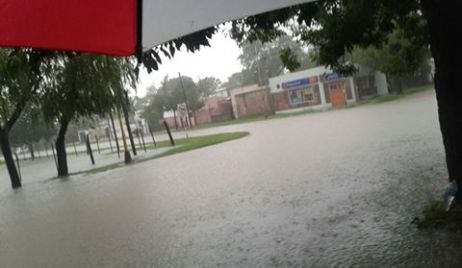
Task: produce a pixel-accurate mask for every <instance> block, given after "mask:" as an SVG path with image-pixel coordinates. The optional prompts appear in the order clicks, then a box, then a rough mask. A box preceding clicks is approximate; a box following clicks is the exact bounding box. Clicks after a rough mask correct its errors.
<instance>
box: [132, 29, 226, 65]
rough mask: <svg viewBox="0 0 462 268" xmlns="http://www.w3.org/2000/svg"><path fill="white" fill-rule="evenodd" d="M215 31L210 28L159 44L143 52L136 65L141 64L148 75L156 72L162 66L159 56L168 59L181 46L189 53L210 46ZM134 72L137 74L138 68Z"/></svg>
mask: <svg viewBox="0 0 462 268" xmlns="http://www.w3.org/2000/svg"><path fill="white" fill-rule="evenodd" d="M216 31H217V28H216V27H210V28H207V29H204V30H201V31H198V32H195V33H192V34H190V35H186V36H183V37H180V38H177V39H174V40H172V41H170V42H166V43H164V44H161V45H159V46H157V47H155V48H153V49H151V50H149V51H147V52H144V53H143V54H142V55H141V56H140V57H139V58H138V63H141V64H143V65H144V66H145V67H146V69H147V71H148V73H151V72H152V71H157V70H158V69H159V64H162V58H161V56H160V55H164V56H165V57H167V58H169V59H170V58H172V57H173V56H174V55H175V52H176V51H178V50H180V49H181V48H182V47H183V46H184V47H186V50H187V51H190V52H194V51H197V50H199V49H200V47H201V46H210V44H209V39H210V38H212V35H213V34H214V33H215V32H216ZM135 71H136V73H138V71H139V69H138V66H137V68H136V70H135Z"/></svg>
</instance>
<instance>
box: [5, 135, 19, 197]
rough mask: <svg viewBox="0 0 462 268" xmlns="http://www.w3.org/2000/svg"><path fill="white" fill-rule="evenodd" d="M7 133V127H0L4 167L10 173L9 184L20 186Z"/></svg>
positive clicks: (15, 186)
mask: <svg viewBox="0 0 462 268" xmlns="http://www.w3.org/2000/svg"><path fill="white" fill-rule="evenodd" d="M8 133H9V131H8V129H0V143H1V146H2V153H3V157H4V158H5V164H6V168H7V169H8V173H9V174H10V180H11V186H12V187H13V188H19V187H21V179H20V177H19V173H18V170H17V169H16V165H15V164H14V158H13V154H12V152H11V146H10V140H9V138H8Z"/></svg>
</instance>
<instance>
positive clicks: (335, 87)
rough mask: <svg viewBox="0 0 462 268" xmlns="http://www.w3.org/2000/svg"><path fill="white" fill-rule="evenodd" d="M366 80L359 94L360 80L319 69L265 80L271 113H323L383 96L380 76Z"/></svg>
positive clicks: (382, 82) (376, 75) (373, 75)
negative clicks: (269, 96)
mask: <svg viewBox="0 0 462 268" xmlns="http://www.w3.org/2000/svg"><path fill="white" fill-rule="evenodd" d="M364 77H366V76H364ZM367 77H368V80H367V81H368V84H367V85H366V86H367V88H364V87H365V86H364V83H362V84H361V87H359V89H360V93H361V95H359V94H358V85H357V84H356V83H357V81H363V80H364V79H363V78H362V77H353V76H343V75H341V74H338V73H335V72H333V71H332V70H329V69H327V68H325V67H323V66H319V67H316V68H312V69H308V70H304V71H300V72H294V73H289V74H285V75H281V76H277V77H273V78H270V80H269V87H270V92H271V98H272V107H273V109H274V111H275V112H294V111H297V110H300V111H303V110H325V109H330V108H341V107H345V106H347V105H349V104H353V103H356V102H357V101H358V100H359V99H360V98H363V97H368V96H375V95H382V94H387V89H386V80H385V81H384V79H385V78H384V75H378V74H372V75H370V74H368V75H367ZM370 77H372V79H369V78H370ZM375 77H377V79H375ZM358 79H363V80H358ZM384 87H385V89H384Z"/></svg>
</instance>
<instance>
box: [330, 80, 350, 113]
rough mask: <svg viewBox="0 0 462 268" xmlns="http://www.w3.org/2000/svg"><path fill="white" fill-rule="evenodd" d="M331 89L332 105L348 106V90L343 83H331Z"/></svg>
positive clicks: (338, 106) (336, 106)
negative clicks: (346, 90)
mask: <svg viewBox="0 0 462 268" xmlns="http://www.w3.org/2000/svg"><path fill="white" fill-rule="evenodd" d="M329 91H330V100H331V102H332V107H334V108H342V107H345V106H346V103H347V101H346V92H345V85H344V84H343V83H331V84H330V85H329Z"/></svg>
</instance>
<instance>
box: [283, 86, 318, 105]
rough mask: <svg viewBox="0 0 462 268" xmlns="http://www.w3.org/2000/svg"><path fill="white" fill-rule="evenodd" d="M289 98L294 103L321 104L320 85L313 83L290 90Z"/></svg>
mask: <svg viewBox="0 0 462 268" xmlns="http://www.w3.org/2000/svg"><path fill="white" fill-rule="evenodd" d="M289 100H290V103H291V104H292V105H299V104H310V105H315V104H319V102H320V99H319V86H318V85H313V86H308V87H306V88H301V89H295V90H291V91H289Z"/></svg>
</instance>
